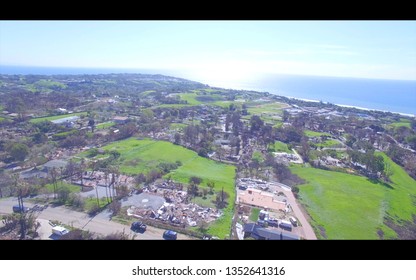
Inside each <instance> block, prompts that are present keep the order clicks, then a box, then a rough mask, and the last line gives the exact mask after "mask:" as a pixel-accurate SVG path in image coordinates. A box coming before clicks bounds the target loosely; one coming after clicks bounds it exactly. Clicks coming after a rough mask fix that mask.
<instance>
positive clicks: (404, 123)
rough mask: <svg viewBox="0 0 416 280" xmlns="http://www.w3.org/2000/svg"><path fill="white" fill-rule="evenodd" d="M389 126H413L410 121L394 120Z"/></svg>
mask: <svg viewBox="0 0 416 280" xmlns="http://www.w3.org/2000/svg"><path fill="white" fill-rule="evenodd" d="M387 126H388V127H392V128H398V127H401V126H405V127H407V128H410V127H411V126H410V121H401V122H394V123H391V124H389V125H387Z"/></svg>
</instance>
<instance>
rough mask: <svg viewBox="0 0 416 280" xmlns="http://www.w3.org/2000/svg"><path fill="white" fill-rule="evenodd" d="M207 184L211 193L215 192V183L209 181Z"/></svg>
mask: <svg viewBox="0 0 416 280" xmlns="http://www.w3.org/2000/svg"><path fill="white" fill-rule="evenodd" d="M207 186H208V188H209V194H214V188H215V183H214V182H213V181H208V183H207Z"/></svg>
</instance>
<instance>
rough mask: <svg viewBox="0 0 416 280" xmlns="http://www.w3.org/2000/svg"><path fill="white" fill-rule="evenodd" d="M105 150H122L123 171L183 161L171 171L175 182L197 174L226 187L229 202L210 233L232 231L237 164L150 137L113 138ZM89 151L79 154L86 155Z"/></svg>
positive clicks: (147, 169) (204, 184) (224, 233)
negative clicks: (211, 157)
mask: <svg viewBox="0 0 416 280" xmlns="http://www.w3.org/2000/svg"><path fill="white" fill-rule="evenodd" d="M103 149H104V150H106V151H110V150H117V151H118V152H120V154H121V156H120V171H121V172H122V173H126V174H131V175H135V174H138V173H141V172H143V173H147V172H149V171H150V170H151V169H153V168H155V167H156V166H157V165H158V164H159V163H161V162H171V163H173V162H176V161H178V160H179V161H181V162H182V165H181V166H180V167H179V168H177V169H176V170H173V171H171V172H170V173H169V174H167V175H166V177H167V176H171V179H173V180H174V181H176V182H181V183H185V184H187V183H188V182H189V178H190V177H192V176H197V177H200V178H201V179H202V183H201V185H202V186H206V185H207V183H208V182H209V181H212V182H214V183H215V190H216V191H220V190H221V189H222V188H224V191H226V192H227V193H228V194H229V195H230V198H229V202H230V203H229V205H228V206H227V208H225V209H223V210H224V215H223V216H222V217H221V218H220V219H219V220H217V221H216V222H215V223H214V224H212V225H211V226H210V228H209V230H208V232H209V233H210V234H213V235H217V236H219V237H221V238H223V237H225V236H226V235H227V234H229V233H230V228H231V218H232V214H233V207H234V201H235V190H234V178H235V167H234V166H232V165H227V164H223V163H218V162H216V161H213V160H210V159H207V158H203V157H200V156H198V154H197V153H196V152H194V151H191V150H188V149H186V148H184V147H181V146H177V145H174V144H172V143H170V142H165V141H154V140H150V139H145V140H137V139H134V138H129V139H126V140H122V141H118V142H114V143H112V144H109V145H107V146H104V147H103ZM86 153H87V152H84V153H81V154H80V155H79V156H84V157H85V156H86Z"/></svg>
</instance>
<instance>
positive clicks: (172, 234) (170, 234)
mask: <svg viewBox="0 0 416 280" xmlns="http://www.w3.org/2000/svg"><path fill="white" fill-rule="evenodd" d="M176 238H178V233H177V232H176V231H173V230H166V231H165V232H164V233H163V239H165V240H176Z"/></svg>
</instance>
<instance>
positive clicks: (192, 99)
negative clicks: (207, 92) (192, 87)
mask: <svg viewBox="0 0 416 280" xmlns="http://www.w3.org/2000/svg"><path fill="white" fill-rule="evenodd" d="M179 96H180V98H181V99H182V100H185V101H187V102H188V105H200V104H202V102H200V101H198V100H196V97H197V96H198V95H197V94H196V93H182V94H180V95H179Z"/></svg>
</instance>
